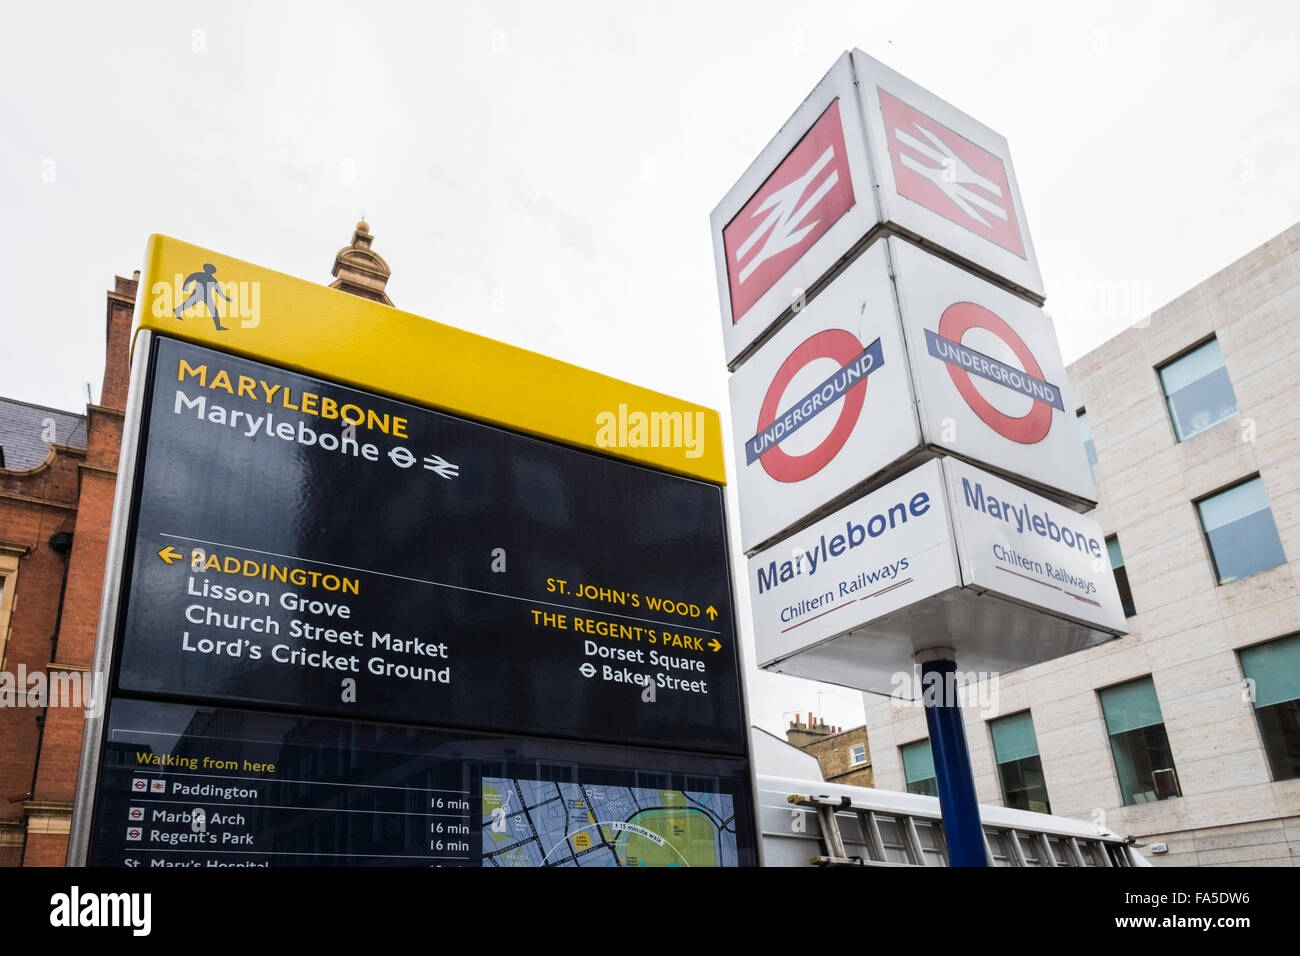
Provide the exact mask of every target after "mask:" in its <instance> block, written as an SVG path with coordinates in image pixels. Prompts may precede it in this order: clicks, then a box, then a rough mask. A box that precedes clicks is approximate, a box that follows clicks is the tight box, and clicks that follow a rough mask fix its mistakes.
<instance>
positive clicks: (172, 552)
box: [158, 545, 185, 564]
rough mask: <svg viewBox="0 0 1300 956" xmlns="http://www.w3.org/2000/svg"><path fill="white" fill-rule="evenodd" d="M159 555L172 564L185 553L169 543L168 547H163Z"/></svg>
mask: <svg viewBox="0 0 1300 956" xmlns="http://www.w3.org/2000/svg"><path fill="white" fill-rule="evenodd" d="M158 557H160V558H162V559H163V560H164V561H166V562H167V563H168V564H171V563H172V562H173V561H175V560H177V559H179V558H183V557H185V555H183V554H181V553H180V552H179V551H177V550H176V549H175V548H173V547H172V546H171V545H168V546H167V547H165V548H163V549H162V550H161V551H159V552H158Z"/></svg>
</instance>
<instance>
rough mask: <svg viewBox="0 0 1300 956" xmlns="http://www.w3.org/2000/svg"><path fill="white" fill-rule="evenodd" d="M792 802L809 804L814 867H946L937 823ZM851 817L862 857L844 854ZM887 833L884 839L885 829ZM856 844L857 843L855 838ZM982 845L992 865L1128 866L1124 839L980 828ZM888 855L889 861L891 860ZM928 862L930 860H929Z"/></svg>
mask: <svg viewBox="0 0 1300 956" xmlns="http://www.w3.org/2000/svg"><path fill="white" fill-rule="evenodd" d="M787 799H788V800H789V802H790V803H792V804H795V805H796V806H804V807H810V808H812V809H813V810H814V811H815V812H816V815H817V823H818V825H819V827H820V829H821V839H822V843H823V845H824V847H825V849H826V855H824V856H823V855H819V856H815V857H812V859H811V860H810V861H809V862H811V863H812V864H813V865H814V866H927V865H930V866H934V865H939V866H949V865H950V858H949V856H948V842H947V840H946V839H945V838H944V832H943V821H942V820H939V819H935V818H933V817H925V816H919V817H918V816H913V815H910V814H906V813H893V812H885V811H882V810H878V809H876V808H875V807H871V806H867V805H865V804H861V803H857V802H855V801H854V800H852V799H851V798H849V797H830V796H826V795H824V794H823V795H820V796H818V795H808V796H804V795H800V794H794V795H792V796H790V797H788V798H787ZM842 819H843V820H844V821H845V822H847V821H856V823H857V825H858V829H859V831H860V833H861V841H860V843H861V845H862V848H863V849H864V850H865V851H866V853H867V855H868V858H866V859H864V858H863V857H862V856H854V855H850V853H849V850H848V848H847V846H846V845H845V838H844V832H843V830H842V829H841V827H840V824H841V820H842ZM887 830H888V831H889V832H890V839H886V837H885V832H886V831H887ZM855 842H858V841H855ZM984 847H985V851H986V852H987V854H988V858H989V863H990V865H994V866H1028V867H1055V866H1083V867H1087V866H1121V867H1122V866H1132V865H1133V864H1132V861H1131V860H1130V859H1129V856H1128V852H1127V847H1126V843H1125V842H1124V841H1121V840H1119V839H1109V840H1108V839H1105V838H1103V837H1100V836H1098V837H1097V838H1096V839H1090V838H1087V837H1075V836H1066V835H1064V834H1053V833H1048V832H1045V831H1040V830H1029V829H1017V828H1014V827H994V826H990V825H985V826H984ZM891 857H892V859H891ZM931 861H933V862H931Z"/></svg>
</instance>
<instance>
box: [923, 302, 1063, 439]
mask: <svg viewBox="0 0 1300 956" xmlns="http://www.w3.org/2000/svg"><path fill="white" fill-rule="evenodd" d="M970 329H985V330H987V331H989V332H992V333H993V334H994V335H996V336H997V337H998V338H1000V339H1001V340H1002V341H1003V342H1005V343H1006V344H1007V345H1008V346H1010V348H1011V351H1012V352H1014V353H1015V355H1016V358H1018V359H1020V364H1021V365H1022V366H1023V367H1024V370H1025V372H1026V374H1029V375H1032V376H1033V377H1034V378H1036V379H1038V380H1039V381H1044V378H1043V370H1042V369H1041V368H1040V367H1039V365H1038V360H1037V359H1035V358H1034V355H1033V353H1032V352H1030V351H1029V346H1027V345H1026V344H1025V343H1024V340H1023V339H1021V338H1020V336H1018V335H1016V330H1015V329H1013V328H1012V327H1011V326H1009V325H1008V324H1007V323H1006V320H1004V319H1002V318H1001V317H1000V316H998V315H996V314H995V313H993V312H990V311H989V310H988V309H986V308H984V306H982V305H976V304H975V303H974V302H954V303H953V304H952V305H950V306H948V308H946V309H944V310H943V316H942V317H941V318H940V319H939V334H940V335H941V336H943V337H944V338H945V339H947V340H948V341H950V342H956V343H958V344H960V343H961V337H962V336H963V335H965V334H966V332H967V331H968V330H970ZM944 366H945V367H946V368H947V369H948V377H949V378H951V379H952V383H953V385H955V386H957V391H958V392H960V393H961V397H962V398H964V399H965V400H966V404H967V405H969V406H970V407H971V411H973V412H974V413H975V414H976V415H978V416H979V418H980V421H982V422H984V424H985V425H988V426H989V428H991V429H993V430H994V431H995V432H997V433H998V434H999V435H1001V436H1002V437H1004V438H1009V439H1011V440H1012V441H1014V442H1019V443H1020V444H1022V445H1033V444H1036V443H1037V442H1040V441H1042V440H1043V439H1044V438H1046V437H1047V433H1048V432H1049V431H1051V429H1052V406H1051V405H1048V404H1047V403H1046V402H1042V401H1039V400H1038V399H1034V406H1033V408H1031V409H1030V410H1029V412H1028V413H1027V414H1026V415H1025V416H1024V417H1023V418H1013V417H1012V416H1010V415H1006V414H1004V413H1002V412H1000V411H998V410H997V409H996V408H994V407H993V406H992V405H990V404H989V402H988V400H987V399H985V397H984V396H983V395H981V394H980V393H979V390H978V389H977V388H976V387H975V383H974V382H972V381H971V377H970V373H969V372H967V371H966V370H965V369H964V368H962V367H961V366H960V365H954V364H952V363H951V362H945V363H944Z"/></svg>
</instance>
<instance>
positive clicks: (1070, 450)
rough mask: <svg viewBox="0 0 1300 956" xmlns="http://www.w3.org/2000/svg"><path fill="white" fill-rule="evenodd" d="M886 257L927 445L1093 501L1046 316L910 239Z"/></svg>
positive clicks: (1064, 495)
mask: <svg viewBox="0 0 1300 956" xmlns="http://www.w3.org/2000/svg"><path fill="white" fill-rule="evenodd" d="M889 252H890V257H891V259H892V261H893V265H894V274H895V286H896V288H897V292H898V302H899V307H900V310H901V314H902V319H903V334H904V337H905V339H906V340H907V345H908V351H909V354H910V356H911V369H912V375H913V384H914V387H915V391H916V397H917V400H918V402H919V405H918V413H919V415H920V418H921V433H922V435H923V436H924V439H925V442H926V444H927V445H929V446H930V447H932V448H940V449H943V450H945V451H948V452H951V453H952V454H954V455H958V456H960V457H962V458H966V459H968V460H970V461H974V462H979V463H980V464H983V465H987V466H989V467H990V468H993V469H994V470H996V471H1000V472H1003V473H1005V474H1008V475H1014V476H1016V478H1017V480H1018V481H1025V482H1029V483H1030V484H1031V485H1034V486H1036V487H1037V488H1038V489H1040V490H1042V491H1044V492H1046V493H1047V494H1049V495H1050V496H1052V497H1055V498H1057V499H1062V500H1070V501H1072V502H1075V503H1077V504H1082V505H1084V506H1086V507H1091V506H1092V505H1093V504H1095V503H1096V500H1097V489H1096V486H1095V485H1094V484H1093V481H1092V472H1091V470H1090V469H1089V467H1088V460H1087V455H1086V453H1085V452H1084V448H1083V437H1082V435H1081V433H1080V431H1079V421H1078V414H1077V409H1076V407H1075V405H1074V399H1073V397H1072V394H1071V389H1070V383H1069V380H1068V379H1067V378H1066V374H1065V363H1064V362H1063V361H1062V360H1061V350H1060V346H1059V345H1057V342H1056V330H1055V328H1053V326H1052V320H1051V318H1050V317H1049V316H1048V315H1047V313H1045V312H1043V310H1042V309H1039V308H1037V307H1036V306H1034V305H1032V304H1030V303H1028V302H1026V301H1025V300H1024V299H1021V298H1018V297H1016V296H1014V295H1011V294H1010V293H1009V292H1006V291H1004V290H1003V289H1001V288H999V287H998V286H995V285H993V284H992V283H990V282H985V281H984V280H982V279H980V278H979V277H978V276H974V275H971V274H970V273H969V272H966V271H965V270H963V269H959V268H957V267H956V266H954V265H951V264H949V263H947V262H945V261H943V260H942V259H939V258H937V257H935V256H932V255H930V254H928V253H927V252H925V251H924V250H922V249H918V248H917V247H916V246H914V245H912V244H911V243H908V242H904V241H902V240H899V239H890V240H889Z"/></svg>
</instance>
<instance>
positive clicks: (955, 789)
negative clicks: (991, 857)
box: [921, 655, 989, 866]
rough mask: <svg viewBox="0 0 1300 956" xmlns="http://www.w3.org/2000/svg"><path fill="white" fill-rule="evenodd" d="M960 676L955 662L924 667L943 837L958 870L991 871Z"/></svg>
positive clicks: (923, 683) (926, 662)
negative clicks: (986, 868)
mask: <svg viewBox="0 0 1300 956" xmlns="http://www.w3.org/2000/svg"><path fill="white" fill-rule="evenodd" d="M927 656H928V655H927ZM956 671H957V662H956V661H955V660H944V659H938V660H923V661H922V663H921V691H922V698H923V700H924V702H925V722H926V724H927V726H928V727H929V728H930V752H931V753H932V754H933V755H934V775H935V780H936V782H937V783H938V785H939V807H940V809H941V810H942V812H943V832H944V836H945V838H946V839H947V841H948V857H949V862H950V863H951V865H952V866H988V865H989V861H988V854H987V853H986V852H985V848H984V828H983V826H981V824H980V811H979V804H978V803H977V802H976V800H975V778H974V775H973V774H972V773H971V768H970V751H969V749H967V747H966V730H965V728H964V727H963V726H962V722H961V707H960V706H959V705H958V702H957V684H956V680H955V679H954V675H955V674H956Z"/></svg>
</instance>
